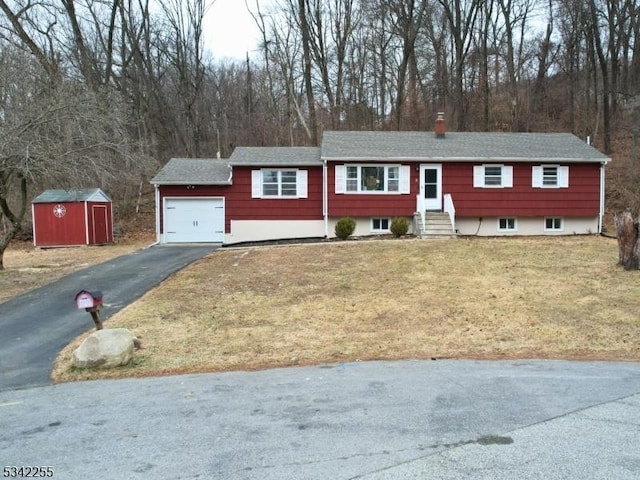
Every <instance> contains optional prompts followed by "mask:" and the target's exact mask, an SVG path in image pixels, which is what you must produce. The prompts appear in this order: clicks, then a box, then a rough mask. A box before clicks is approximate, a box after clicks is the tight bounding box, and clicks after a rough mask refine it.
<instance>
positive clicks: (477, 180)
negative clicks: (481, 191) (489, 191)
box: [473, 165, 484, 188]
mask: <svg viewBox="0 0 640 480" xmlns="http://www.w3.org/2000/svg"><path fill="white" fill-rule="evenodd" d="M473 186H474V187H475V188H483V187H484V166H483V165H474V166H473Z"/></svg>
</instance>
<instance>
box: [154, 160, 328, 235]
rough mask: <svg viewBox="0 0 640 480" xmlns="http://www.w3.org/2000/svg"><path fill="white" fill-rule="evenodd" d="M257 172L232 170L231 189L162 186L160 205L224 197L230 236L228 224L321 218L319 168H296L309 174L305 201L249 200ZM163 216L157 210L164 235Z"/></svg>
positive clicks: (247, 169) (245, 169)
mask: <svg viewBox="0 0 640 480" xmlns="http://www.w3.org/2000/svg"><path fill="white" fill-rule="evenodd" d="M270 168H274V169H275V168H279V167H277V166H274V167H270ZM283 168H285V167H283ZM256 169H257V168H255V167H254V168H251V167H238V166H236V167H233V186H231V185H194V186H192V187H191V188H189V189H187V186H186V185H163V186H161V187H160V197H161V205H162V204H163V203H162V199H163V198H164V197H224V198H225V204H224V205H225V227H224V228H225V233H230V232H231V220H319V219H322V218H323V216H322V168H319V167H309V168H303V167H300V168H299V169H300V170H307V171H308V177H307V198H294V199H284V198H283V199H262V198H251V171H252V170H256ZM162 214H163V211H162V209H160V217H161V218H160V225H161V227H160V228H161V231H164V230H163V229H164V225H163V218H162Z"/></svg>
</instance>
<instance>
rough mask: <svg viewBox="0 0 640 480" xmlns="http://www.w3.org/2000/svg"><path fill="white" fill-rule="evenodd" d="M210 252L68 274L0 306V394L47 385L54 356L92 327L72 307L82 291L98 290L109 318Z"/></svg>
mask: <svg viewBox="0 0 640 480" xmlns="http://www.w3.org/2000/svg"><path fill="white" fill-rule="evenodd" d="M213 249H214V246H212V245H206V246H166V245H161V246H154V247H151V248H147V249H144V250H139V251H137V252H134V253H131V254H129V255H124V256H122V257H119V258H116V259H113V260H110V261H108V262H105V263H102V264H100V265H95V266H92V267H89V268H86V269H84V270H81V271H79V272H76V273H74V274H71V275H69V276H67V277H65V278H63V279H61V280H59V281H57V282H55V283H53V284H50V285H46V286H44V287H42V288H39V289H37V290H34V291H32V292H29V293H27V294H25V295H22V296H20V297H18V298H14V299H12V300H9V301H7V302H4V303H0V390H3V389H7V388H22V387H29V386H36V385H46V384H49V383H50V378H49V376H50V373H51V368H52V366H53V361H54V360H55V358H56V356H57V354H58V353H59V352H60V350H62V348H64V346H65V345H66V344H67V343H69V341H71V340H72V339H73V338H75V337H76V336H78V335H80V334H81V333H82V332H84V331H86V330H88V329H90V328H92V327H93V321H92V320H91V316H90V315H89V314H88V313H87V312H85V311H84V310H78V309H77V308H76V306H75V303H74V298H75V295H76V293H78V292H79V291H80V290H90V291H93V290H100V291H102V292H103V294H104V301H105V303H106V307H105V308H104V309H103V310H102V313H101V318H102V319H103V320H106V319H107V318H109V317H110V316H111V315H113V314H114V313H116V312H117V311H119V310H120V309H122V308H123V307H124V306H126V305H128V304H129V303H130V302H132V301H134V300H135V299H137V298H139V297H140V296H142V295H143V294H144V293H145V292H147V291H148V290H150V289H151V288H153V287H154V286H156V285H157V284H158V283H160V282H161V281H162V280H164V279H165V278H167V277H168V276H169V275H171V274H172V273H173V272H175V271H177V270H179V269H181V268H183V267H185V266H186V265H188V264H189V263H191V262H193V261H195V260H197V259H199V258H201V257H203V256H204V255H206V254H207V253H209V252H211V251H212V250H213Z"/></svg>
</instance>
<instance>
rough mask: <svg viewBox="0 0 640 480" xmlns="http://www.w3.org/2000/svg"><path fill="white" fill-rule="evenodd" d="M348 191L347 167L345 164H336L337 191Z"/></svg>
mask: <svg viewBox="0 0 640 480" xmlns="http://www.w3.org/2000/svg"><path fill="white" fill-rule="evenodd" d="M346 191H347V167H346V166H345V165H336V193H345V192H346Z"/></svg>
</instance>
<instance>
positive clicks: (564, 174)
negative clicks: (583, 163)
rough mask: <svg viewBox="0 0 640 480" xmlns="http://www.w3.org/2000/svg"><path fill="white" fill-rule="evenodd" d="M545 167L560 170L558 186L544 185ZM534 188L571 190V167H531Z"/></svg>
mask: <svg viewBox="0 0 640 480" xmlns="http://www.w3.org/2000/svg"><path fill="white" fill-rule="evenodd" d="M544 167H555V168H557V169H558V183H557V184H556V185H544V173H543V172H544ZM531 187H532V188H569V167H568V166H567V165H534V166H533V167H531Z"/></svg>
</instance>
